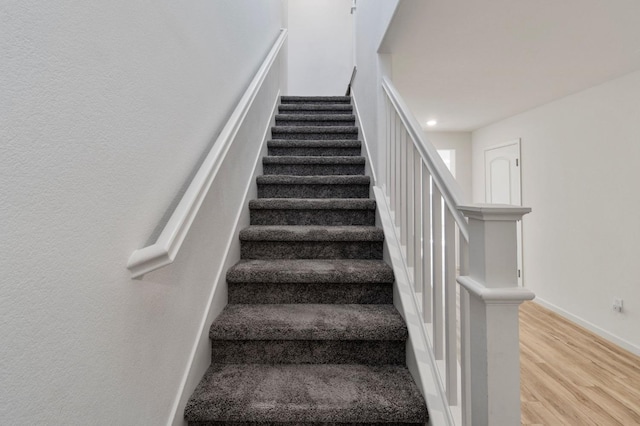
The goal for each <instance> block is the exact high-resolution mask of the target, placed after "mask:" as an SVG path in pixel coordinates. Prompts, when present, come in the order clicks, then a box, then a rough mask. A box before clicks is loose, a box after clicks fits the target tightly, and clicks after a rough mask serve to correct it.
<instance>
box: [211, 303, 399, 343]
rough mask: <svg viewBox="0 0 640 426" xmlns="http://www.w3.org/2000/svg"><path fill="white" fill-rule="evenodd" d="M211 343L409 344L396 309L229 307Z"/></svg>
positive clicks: (214, 329)
mask: <svg viewBox="0 0 640 426" xmlns="http://www.w3.org/2000/svg"><path fill="white" fill-rule="evenodd" d="M209 337H210V338H211V339H212V340H406V338H407V327H406V326H405V324H404V320H403V319H402V317H401V316H400V314H399V313H398V311H396V309H395V308H394V306H393V305H331V304H277V305H227V307H226V308H225V309H224V311H222V313H221V314H220V315H219V316H218V318H216V320H215V321H214V322H213V324H212V325H211V328H210V330H209Z"/></svg>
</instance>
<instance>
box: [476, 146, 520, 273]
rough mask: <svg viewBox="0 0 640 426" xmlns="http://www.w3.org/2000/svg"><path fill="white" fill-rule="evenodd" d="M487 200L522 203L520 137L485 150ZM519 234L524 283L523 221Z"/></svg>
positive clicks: (517, 204)
mask: <svg viewBox="0 0 640 426" xmlns="http://www.w3.org/2000/svg"><path fill="white" fill-rule="evenodd" d="M484 170H485V179H484V182H485V202H486V203H489V204H512V205H516V206H521V205H522V194H521V186H520V139H516V140H513V141H509V142H506V143H504V144H500V145H496V146H492V147H489V148H486V149H485V150H484ZM516 230H517V234H518V284H519V285H523V283H524V272H523V270H522V221H521V220H520V221H518V224H517V226H516Z"/></svg>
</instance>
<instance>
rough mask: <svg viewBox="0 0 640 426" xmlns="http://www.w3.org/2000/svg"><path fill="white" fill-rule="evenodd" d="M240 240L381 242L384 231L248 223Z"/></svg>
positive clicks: (356, 227)
mask: <svg viewBox="0 0 640 426" xmlns="http://www.w3.org/2000/svg"><path fill="white" fill-rule="evenodd" d="M239 238H240V241H243V242H245V241H278V242H296V241H298V242H302V241H306V242H382V241H384V232H383V231H382V229H381V228H378V227H376V226H358V225H356V226H326V225H249V226H248V227H246V228H244V229H243V230H241V231H240V235H239Z"/></svg>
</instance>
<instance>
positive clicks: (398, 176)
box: [394, 115, 402, 227]
mask: <svg viewBox="0 0 640 426" xmlns="http://www.w3.org/2000/svg"><path fill="white" fill-rule="evenodd" d="M401 126H402V122H401V120H400V117H399V116H397V115H396V127H395V138H396V169H395V175H396V186H395V188H394V191H395V193H396V197H395V206H394V212H395V215H394V217H395V220H396V227H399V226H400V203H401V200H400V194H401V191H402V188H401V185H402V179H401V176H402V173H401V171H402V133H401Z"/></svg>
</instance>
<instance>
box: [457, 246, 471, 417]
mask: <svg viewBox="0 0 640 426" xmlns="http://www.w3.org/2000/svg"><path fill="white" fill-rule="evenodd" d="M459 253H460V255H459V256H460V275H461V276H465V275H467V274H468V273H469V243H468V242H467V240H465V239H464V236H463V235H460V246H459ZM469 330H470V324H469V292H468V291H467V290H466V289H465V288H464V287H460V370H461V371H460V373H461V380H460V382H461V383H460V387H461V392H460V393H461V398H462V401H460V407H461V409H462V426H472V425H471V378H470V375H471V352H470V351H469V348H470V344H471V335H470V333H469Z"/></svg>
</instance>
